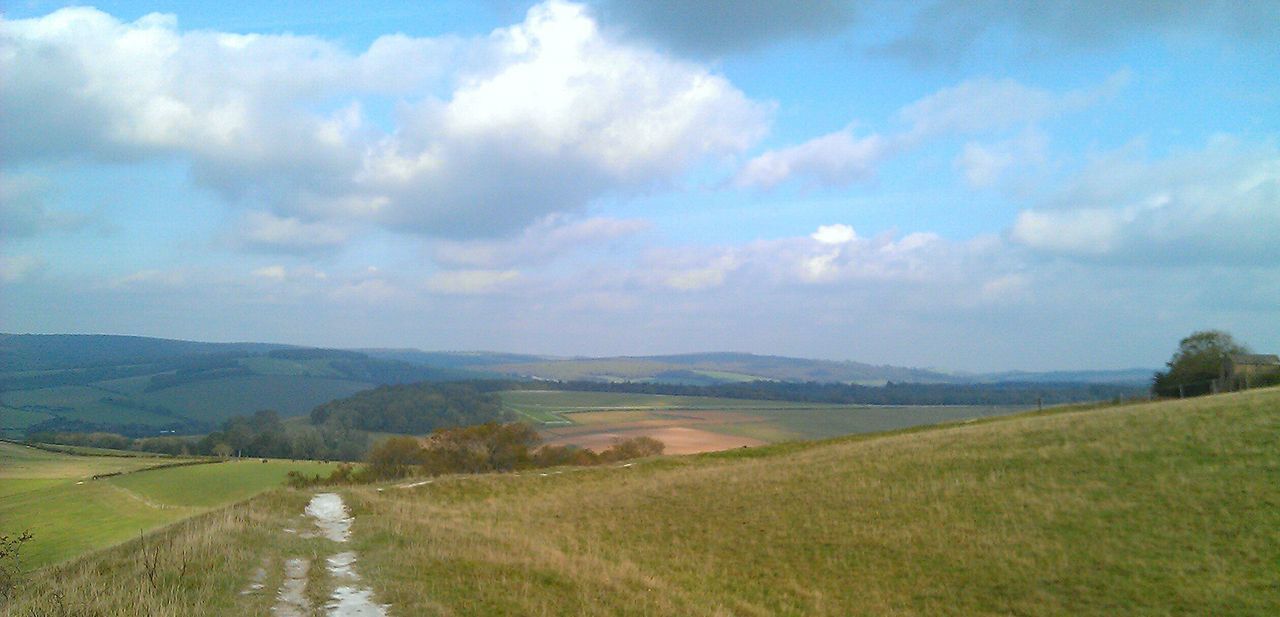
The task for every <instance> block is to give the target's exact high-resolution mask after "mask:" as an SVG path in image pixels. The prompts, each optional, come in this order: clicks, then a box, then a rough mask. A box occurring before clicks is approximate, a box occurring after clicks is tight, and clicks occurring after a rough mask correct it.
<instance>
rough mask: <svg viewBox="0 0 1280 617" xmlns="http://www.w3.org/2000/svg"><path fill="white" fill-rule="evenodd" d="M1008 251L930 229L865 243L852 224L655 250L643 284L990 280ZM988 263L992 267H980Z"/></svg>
mask: <svg viewBox="0 0 1280 617" xmlns="http://www.w3.org/2000/svg"><path fill="white" fill-rule="evenodd" d="M1000 250H1001V249H1000V247H998V246H993V244H992V242H991V241H989V240H987V239H978V240H974V241H971V242H965V243H956V242H948V241H946V240H943V239H942V238H940V237H939V236H938V235H936V234H933V233H924V232H917V233H911V234H907V235H905V236H903V237H901V238H898V237H896V236H894V235H893V234H881V235H878V236H876V237H873V238H862V237H859V236H858V235H857V234H856V233H855V232H854V230H853V228H852V227H850V226H848V225H842V224H835V225H823V226H821V227H819V228H818V230H817V231H815V232H814V233H813V234H811V235H808V236H801V237H792V238H778V239H772V240H761V241H756V242H752V243H749V244H745V245H741V246H729V247H721V248H718V249H706V248H696V249H695V248H686V249H664V250H661V251H654V252H651V254H650V255H649V256H648V258H647V259H646V261H645V262H644V263H643V264H642V265H641V267H640V271H641V272H644V273H647V274H642V275H641V276H640V277H639V280H642V281H646V282H647V284H650V285H656V286H659V287H669V288H673V289H680V290H697V289H707V288H713V287H720V286H723V285H726V284H728V283H729V281H730V275H731V274H733V275H736V279H735V280H738V281H741V285H744V286H748V287H766V288H771V287H777V286H782V287H788V286H793V285H802V286H840V285H847V284H856V283H859V282H869V281H874V282H888V283H893V284H918V283H928V282H933V283H938V282H943V281H955V280H959V279H964V280H970V279H972V278H974V277H982V278H983V280H986V277H990V276H991V275H992V273H993V272H995V270H992V268H998V267H1003V266H1001V265H998V264H997V263H993V262H992V261H991V260H990V259H989V258H991V257H992V256H993V255H998V253H999V252H1000ZM1001 259H1003V258H996V259H995V262H999V261H1000V260H1001ZM983 261H986V262H987V265H986V267H987V268H988V270H985V271H982V270H981V266H979V265H978V264H979V263H981V262H983Z"/></svg>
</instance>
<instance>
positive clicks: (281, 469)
mask: <svg viewBox="0 0 1280 617" xmlns="http://www.w3.org/2000/svg"><path fill="white" fill-rule="evenodd" d="M179 460H181V459H173V458H160V457H145V456H77V455H71V454H60V453H56V452H48V451H45V450H37V449H35V448H28V447H26V446H20V445H16V444H11V443H6V442H0V461H2V462H0V497H3V501H0V534H13V533H19V532H22V531H24V530H29V531H31V533H32V534H33V535H34V536H35V538H34V540H32V541H31V542H30V543H29V544H28V545H27V546H25V547H24V549H23V566H24V567H25V568H35V567H40V566H42V565H46V564H50V563H55V562H58V561H62V560H65V559H67V558H69V557H73V556H75V555H78V554H81V553H84V552H86V551H91V550H94V549H98V548H102V547H105V546H110V545H112V544H117V543H119V542H122V541H125V540H128V539H130V538H133V537H136V536H137V535H138V534H139V532H143V531H149V530H152V529H155V528H156V527H159V526H161V525H165V524H168V523H172V522H174V521H177V520H180V519H183V518H187V517H190V516H193V515H196V514H199V513H201V512H205V511H207V510H209V509H210V508H213V507H217V506H222V505H226V504H229V503H232V502H235V501H239V500H242V499H246V498H248V497H251V496H253V495H254V494H256V493H259V492H262V491H263V490H266V489H269V488H272V487H276V486H280V484H281V483H282V482H283V481H284V476H285V474H286V473H287V472H288V471H289V470H291V469H297V470H299V471H303V472H304V473H321V472H324V471H327V470H328V469H332V467H333V465H323V464H321V463H315V462H301V463H292V462H289V461H270V462H268V463H262V462H260V461H259V460H257V459H254V460H253V461H243V462H226V463H213V464H207V465H194V466H188V467H174V468H169V469H156V470H146V468H148V467H154V466H156V465H165V464H172V463H174V462H177V461H179ZM116 472H125V473H124V475H119V476H114V477H110V478H105V479H101V480H91V479H89V478H90V477H91V476H93V475H97V474H106V473H116ZM128 472H135V473H128Z"/></svg>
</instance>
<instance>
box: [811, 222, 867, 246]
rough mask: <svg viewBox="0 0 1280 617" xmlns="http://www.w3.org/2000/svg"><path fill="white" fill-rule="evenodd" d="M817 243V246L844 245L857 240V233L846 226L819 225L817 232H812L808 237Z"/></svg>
mask: <svg viewBox="0 0 1280 617" xmlns="http://www.w3.org/2000/svg"><path fill="white" fill-rule="evenodd" d="M809 237H810V238H813V239H814V240H817V241H818V244H845V243H846V242H853V241H854V240H856V239H857V238H858V233H857V232H855V231H854V230H853V228H852V227H850V226H848V225H841V224H838V223H837V224H835V225H821V226H819V227H818V231H815V232H813V234H812V235H810V236H809Z"/></svg>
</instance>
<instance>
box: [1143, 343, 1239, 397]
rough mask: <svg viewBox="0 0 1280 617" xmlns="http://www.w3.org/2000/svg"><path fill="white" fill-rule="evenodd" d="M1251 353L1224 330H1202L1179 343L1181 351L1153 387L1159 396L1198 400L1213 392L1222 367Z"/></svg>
mask: <svg viewBox="0 0 1280 617" xmlns="http://www.w3.org/2000/svg"><path fill="white" fill-rule="evenodd" d="M1242 353H1249V348H1248V347H1245V346H1244V345H1242V344H1240V343H1238V342H1236V340H1235V339H1234V338H1232V336H1231V335H1230V334H1227V333H1226V332H1223V331H1221V330H1201V331H1199V332H1194V333H1192V334H1191V335H1190V336H1188V337H1186V338H1184V339H1182V340H1181V341H1179V342H1178V351H1176V352H1174V354H1173V357H1172V358H1171V359H1170V360H1169V363H1168V364H1167V365H1166V366H1168V370H1166V371H1159V372H1157V373H1156V375H1155V378H1154V379H1153V380H1152V383H1151V391H1152V393H1153V394H1155V395H1156V396H1198V395H1201V394H1209V393H1210V392H1212V391H1213V383H1212V382H1213V380H1214V379H1217V378H1219V377H1221V376H1222V367H1223V364H1224V363H1225V362H1226V360H1227V358H1228V357H1229V356H1231V355H1234V354H1242Z"/></svg>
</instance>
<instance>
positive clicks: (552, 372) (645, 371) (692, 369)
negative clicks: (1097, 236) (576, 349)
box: [485, 352, 968, 385]
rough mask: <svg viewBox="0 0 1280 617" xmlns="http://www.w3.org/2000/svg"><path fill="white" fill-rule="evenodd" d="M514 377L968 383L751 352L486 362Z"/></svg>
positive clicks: (931, 373) (942, 375)
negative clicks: (492, 363) (503, 362)
mask: <svg viewBox="0 0 1280 617" xmlns="http://www.w3.org/2000/svg"><path fill="white" fill-rule="evenodd" d="M485 368H487V369H488V370H491V371H497V372H501V373H506V374H508V375H513V376H522V377H532V378H539V379H555V380H593V381H660V382H666V383H684V384H691V385H710V384H717V383H733V382H741V381H756V380H772V381H818V382H839V383H856V384H860V385H883V384H885V383H886V382H890V381H894V382H913V383H958V382H965V381H968V380H967V379H964V378H957V377H956V376H954V375H948V374H945V373H940V372H936V371H930V370H926V369H917V368H905V367H899V366H887V365H873V364H865V363H862V362H852V361H843V362H837V361H831V360H810V359H805V358H788V357H784V356H761V355H755V354H748V353H726V352H719V353H697V354H680V355H662V356H619V357H611V358H559V359H542V360H538V361H526V362H516V363H505V364H494V365H488V366H485Z"/></svg>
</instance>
